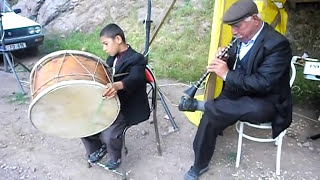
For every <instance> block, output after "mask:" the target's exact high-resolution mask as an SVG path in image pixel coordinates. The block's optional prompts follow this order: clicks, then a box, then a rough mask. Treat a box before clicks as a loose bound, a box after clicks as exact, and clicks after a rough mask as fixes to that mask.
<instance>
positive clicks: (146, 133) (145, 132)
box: [141, 130, 149, 136]
mask: <svg viewBox="0 0 320 180" xmlns="http://www.w3.org/2000/svg"><path fill="white" fill-rule="evenodd" d="M148 134H149V132H148V131H146V130H142V131H141V135H142V136H145V135H148Z"/></svg>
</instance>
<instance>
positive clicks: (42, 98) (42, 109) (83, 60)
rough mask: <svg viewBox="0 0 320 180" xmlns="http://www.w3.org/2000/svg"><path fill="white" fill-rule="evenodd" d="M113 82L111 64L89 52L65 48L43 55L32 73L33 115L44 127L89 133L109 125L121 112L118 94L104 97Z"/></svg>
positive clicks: (68, 134) (69, 134)
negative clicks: (105, 89)
mask: <svg viewBox="0 0 320 180" xmlns="http://www.w3.org/2000/svg"><path fill="white" fill-rule="evenodd" d="M107 83H112V78H111V75H110V73H109V71H108V66H107V65H106V64H105V63H103V61H102V60H101V59H100V58H98V57H96V56H94V55H92V54H90V53H87V52H82V51H74V50H64V51H57V52H53V53H51V54H48V55H47V56H45V57H43V58H41V59H40V60H39V61H38V62H37V64H36V65H35V66H34V67H33V69H32V71H31V74H30V89H31V95H32V102H31V104H30V106H29V111H28V115H29V119H30V120H31V122H32V124H33V125H34V126H35V127H36V128H37V129H39V130H40V131H42V132H44V133H47V134H51V135H55V136H58V137H63V138H78V137H86V136H90V135H93V134H96V133H99V132H101V131H102V130H104V129H106V128H107V127H109V126H110V125H111V124H112V123H113V122H114V120H115V119H116V117H117V116H118V113H119V110H120V109H119V108H120V103H119V99H118V97H117V96H115V97H114V98H109V99H105V98H103V97H102V93H103V91H104V88H105V85H106V84H107Z"/></svg>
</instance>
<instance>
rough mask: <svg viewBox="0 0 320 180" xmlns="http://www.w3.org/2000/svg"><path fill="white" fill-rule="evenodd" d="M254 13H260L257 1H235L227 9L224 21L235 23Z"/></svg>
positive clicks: (230, 23)
mask: <svg viewBox="0 0 320 180" xmlns="http://www.w3.org/2000/svg"><path fill="white" fill-rule="evenodd" d="M253 14H258V8H257V5H256V3H254V2H253V0H239V1H237V2H235V3H233V4H232V5H231V6H230V8H229V9H228V10H227V11H226V13H225V14H224V17H223V22H224V23H226V24H229V25H233V24H236V23H238V22H240V21H242V20H243V19H245V18H246V17H249V16H252V15H253Z"/></svg>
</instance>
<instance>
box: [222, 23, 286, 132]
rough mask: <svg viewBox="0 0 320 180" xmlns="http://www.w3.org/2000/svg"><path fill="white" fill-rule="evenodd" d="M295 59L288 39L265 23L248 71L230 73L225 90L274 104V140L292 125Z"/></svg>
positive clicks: (231, 61)
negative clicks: (291, 68) (291, 71)
mask: <svg viewBox="0 0 320 180" xmlns="http://www.w3.org/2000/svg"><path fill="white" fill-rule="evenodd" d="M235 49H236V48H234V47H233V48H232V49H231V50H230V51H229V52H230V58H229V61H228V66H229V69H232V67H233V64H234V62H235V56H236V53H235ZM291 58H292V53H291V49H290V44H289V42H288V40H287V39H286V38H285V37H284V36H283V35H281V34H280V33H278V32H277V31H275V30H274V29H273V28H272V27H271V26H269V25H268V24H267V23H265V24H264V27H263V29H262V31H261V32H260V34H259V36H258V37H257V39H256V41H255V43H254V45H253V46H252V48H251V50H250V56H249V59H248V61H247V68H246V70H243V69H236V70H234V71H232V70H231V71H229V72H228V75H227V77H226V81H225V84H224V88H226V89H229V90H231V91H233V92H234V94H237V96H251V97H261V98H262V99H264V100H265V101H268V102H271V103H272V104H274V106H275V107H276V110H277V114H276V118H275V119H274V120H273V121H272V130H273V133H272V134H273V137H274V138H275V137H277V136H278V135H279V134H280V133H281V132H282V131H283V130H284V129H286V128H287V127H289V126H290V124H291V122H292V99H291V89H290V85H289V80H290V61H291ZM262 113H263V112H262Z"/></svg>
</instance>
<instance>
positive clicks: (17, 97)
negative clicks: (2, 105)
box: [7, 92, 29, 104]
mask: <svg viewBox="0 0 320 180" xmlns="http://www.w3.org/2000/svg"><path fill="white" fill-rule="evenodd" d="M7 98H8V102H9V103H17V104H27V101H28V100H29V98H28V97H27V95H25V94H23V93H21V92H18V93H15V94H12V95H10V96H8V97H7Z"/></svg>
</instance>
